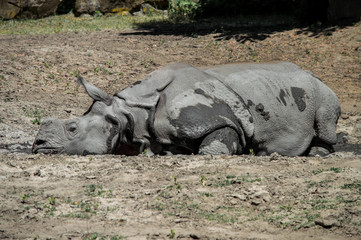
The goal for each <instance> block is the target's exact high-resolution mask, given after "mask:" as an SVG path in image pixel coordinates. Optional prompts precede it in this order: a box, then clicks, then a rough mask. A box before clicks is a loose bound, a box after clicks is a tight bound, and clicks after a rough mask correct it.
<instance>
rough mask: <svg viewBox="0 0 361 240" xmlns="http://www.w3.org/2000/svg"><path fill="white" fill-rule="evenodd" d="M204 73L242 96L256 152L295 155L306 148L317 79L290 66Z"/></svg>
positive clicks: (243, 66) (230, 68)
mask: <svg viewBox="0 0 361 240" xmlns="http://www.w3.org/2000/svg"><path fill="white" fill-rule="evenodd" d="M206 72H208V73H210V74H212V75H214V76H216V77H217V78H219V79H222V81H224V82H225V83H226V84H227V85H229V86H230V87H231V88H232V89H233V90H234V91H235V92H237V93H238V94H239V95H240V96H242V98H243V99H244V101H245V102H246V104H247V106H248V108H249V110H250V111H251V113H252V116H253V121H254V127H255V130H254V136H253V138H252V141H253V145H255V146H257V147H258V148H259V151H265V152H267V153H270V152H272V151H274V150H277V152H280V153H282V151H283V152H284V153H285V154H286V155H290V154H289V153H292V154H291V155H299V154H302V153H303V152H304V151H305V150H306V148H307V147H308V146H309V144H310V142H311V141H312V138H313V137H314V135H315V131H314V121H315V112H316V108H317V107H318V106H317V99H316V98H317V93H318V92H319V91H318V87H319V85H318V83H317V82H319V81H320V80H319V79H317V78H315V77H314V76H313V75H312V74H310V73H308V72H306V71H303V70H301V69H300V68H299V67H297V66H296V65H294V64H291V63H276V64H241V65H226V66H219V67H215V68H211V69H208V70H206ZM280 148H281V149H280Z"/></svg>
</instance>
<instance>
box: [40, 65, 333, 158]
mask: <svg viewBox="0 0 361 240" xmlns="http://www.w3.org/2000/svg"><path fill="white" fill-rule="evenodd" d="M78 81H79V83H80V84H81V85H83V86H84V88H85V90H86V91H87V93H88V94H89V96H90V97H91V98H93V99H94V103H93V105H92V106H91V107H90V109H89V110H88V111H87V112H86V114H84V115H83V116H81V117H79V118H77V119H73V120H68V121H65V122H62V121H60V120H57V119H47V120H46V121H44V123H43V124H42V126H41V128H40V130H39V133H38V135H37V136H36V139H35V141H34V145H33V152H34V153H66V154H79V155H86V154H125V155H135V154H139V153H143V152H146V153H147V154H148V155H153V154H243V153H248V152H249V151H250V149H252V150H253V152H254V153H255V154H257V155H269V154H271V153H273V152H277V153H279V154H282V155H287V156H298V155H315V154H320V153H321V155H327V154H329V153H331V152H332V151H333V148H332V145H334V144H336V141H337V137H336V124H337V120H338V117H339V115H340V104H339V101H338V99H337V97H336V95H335V94H334V93H333V92H332V90H331V89H329V88H328V87H327V86H326V85H325V84H323V83H322V82H321V80H320V79H318V78H317V77H316V76H314V75H313V74H312V73H309V72H306V71H303V70H301V69H300V68H299V67H297V66H296V65H294V64H291V63H273V64H234V65H224V66H217V67H211V68H206V69H202V70H201V69H197V68H194V67H192V66H190V65H187V64H173V65H170V66H167V67H164V68H162V69H160V70H157V71H155V72H153V73H151V74H150V75H149V76H148V77H147V78H146V79H144V80H143V81H141V82H136V83H134V84H133V85H132V86H129V87H127V88H125V89H124V90H122V91H121V92H119V93H117V94H115V95H114V96H113V97H110V96H109V95H108V94H106V93H104V92H103V91H101V90H100V89H98V88H97V87H95V86H94V85H92V84H89V83H87V82H85V81H84V80H83V79H82V78H81V77H80V78H79V79H78Z"/></svg>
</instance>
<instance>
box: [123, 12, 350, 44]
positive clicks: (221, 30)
mask: <svg viewBox="0 0 361 240" xmlns="http://www.w3.org/2000/svg"><path fill="white" fill-rule="evenodd" d="M356 22H357V21H351V20H350V21H342V22H339V23H336V24H322V23H320V22H317V23H314V24H312V25H303V24H300V23H299V22H297V21H296V20H295V19H294V18H293V17H288V16H286V17H285V16H279V17H278V16H265V17H262V16H256V17H255V16H252V17H249V18H248V17H247V18H242V19H234V18H232V19H219V18H217V19H211V20H198V21H193V22H187V23H175V22H171V21H169V20H159V21H153V22H147V23H140V24H138V25H137V29H138V31H135V32H131V33H121V35H175V36H184V37H197V36H204V35H209V34H215V39H216V40H230V39H235V40H237V41H238V42H240V43H244V42H246V41H250V42H257V41H262V40H265V39H266V38H268V37H270V36H271V35H272V34H274V33H277V32H283V31H288V30H291V29H295V28H297V29H299V30H298V31H297V34H300V35H301V34H304V35H309V36H310V37H315V38H317V37H320V36H323V35H326V36H331V35H332V34H333V33H334V32H335V31H336V30H337V29H342V28H345V27H347V26H352V25H354V24H355V23H356Z"/></svg>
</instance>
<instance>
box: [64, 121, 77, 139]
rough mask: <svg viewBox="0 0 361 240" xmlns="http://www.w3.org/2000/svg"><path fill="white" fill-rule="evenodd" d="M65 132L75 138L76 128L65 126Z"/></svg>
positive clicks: (70, 125)
mask: <svg viewBox="0 0 361 240" xmlns="http://www.w3.org/2000/svg"><path fill="white" fill-rule="evenodd" d="M66 130H67V131H68V133H69V134H70V135H71V136H75V135H76V134H77V130H78V128H77V126H76V124H74V123H73V124H69V125H67V126H66Z"/></svg>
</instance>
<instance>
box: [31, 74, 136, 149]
mask: <svg viewBox="0 0 361 240" xmlns="http://www.w3.org/2000/svg"><path fill="white" fill-rule="evenodd" d="M78 82H79V83H80V84H81V85H83V86H84V88H85V90H86V91H87V93H88V94H89V96H90V97H91V98H93V99H94V102H93V104H92V106H91V107H90V108H89V110H88V111H87V112H86V113H85V114H84V115H83V116H81V117H79V118H75V119H70V120H67V121H61V120H59V119H55V118H49V119H46V120H45V121H44V122H43V123H42V125H41V127H40V130H39V132H38V134H37V136H36V138H35V141H34V144H33V149H32V151H33V153H47V154H55V153H66V154H78V155H87V154H106V153H113V152H114V151H115V150H116V148H117V146H119V144H120V143H121V142H124V143H125V142H128V141H130V139H129V138H131V135H132V133H131V132H132V126H131V125H132V124H131V119H129V116H128V115H127V114H126V113H121V112H119V111H117V113H115V112H114V109H113V108H114V106H113V105H114V99H113V98H112V97H110V96H109V95H108V94H106V93H105V92H103V91H102V90H100V89H98V88H97V87H95V86H94V85H92V84H89V83H87V82H85V81H84V80H83V79H82V78H81V77H79V78H78Z"/></svg>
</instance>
